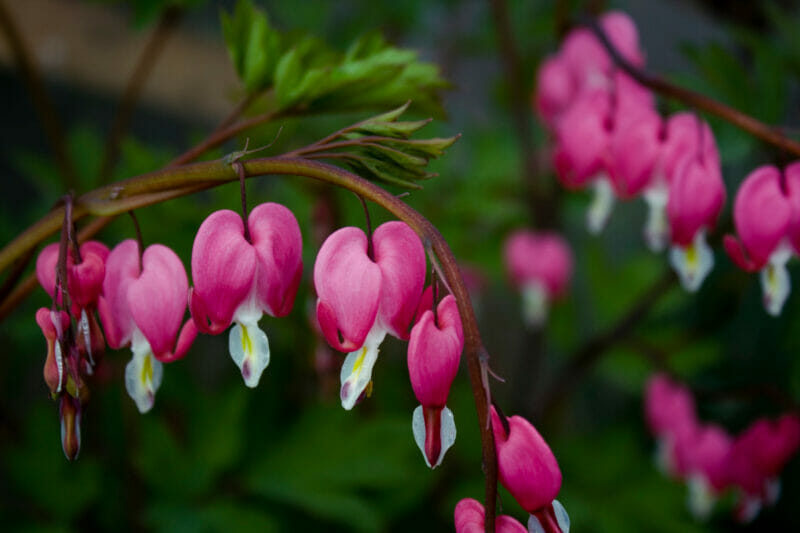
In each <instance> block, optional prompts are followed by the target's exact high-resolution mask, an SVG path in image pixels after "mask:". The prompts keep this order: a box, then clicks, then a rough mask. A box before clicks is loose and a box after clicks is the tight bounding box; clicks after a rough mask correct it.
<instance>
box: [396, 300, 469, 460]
mask: <svg viewBox="0 0 800 533" xmlns="http://www.w3.org/2000/svg"><path fill="white" fill-rule="evenodd" d="M463 349H464V333H463V331H462V329H461V316H460V315H459V313H458V307H457V306H456V300H455V298H453V296H452V295H447V296H445V297H444V298H443V299H442V301H441V302H439V305H438V306H437V313H436V315H434V313H433V311H430V310H428V311H425V312H424V313H422V315H421V316H420V318H419V320H418V321H417V323H416V324H414V327H413V328H411V337H410V338H409V341H408V374H409V377H410V379H411V387H412V388H413V389H414V395H415V396H416V397H417V400H418V401H419V403H420V404H421V405H420V406H419V407H417V408H416V409H415V410H414V415H413V417H412V424H411V425H412V429H413V432H414V439H415V440H416V442H417V445H418V446H419V448H420V450H421V451H422V454H423V456H424V457H425V462H426V463H427V465H428V466H429V467H431V468H435V467H437V466H438V465H439V464H441V462H442V458H444V454H445V452H446V451H447V449H448V448H449V447H450V446H452V445H453V442H454V441H455V436H456V426H455V421H454V419H453V413H452V411H450V409H448V408H447V406H446V404H447V396H448V395H449V394H450V385H452V383H453V379H454V378H455V377H456V373H457V372H458V363H459V361H460V360H461V352H462V350H463Z"/></svg>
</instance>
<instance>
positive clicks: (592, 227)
mask: <svg viewBox="0 0 800 533" xmlns="http://www.w3.org/2000/svg"><path fill="white" fill-rule="evenodd" d="M592 189H593V191H594V196H593V197H592V203H591V204H589V210H588V211H587V212H586V227H587V228H588V230H589V233H591V234H592V235H597V234H599V233H600V232H601V231H603V228H605V227H606V224H608V219H609V217H610V216H611V210H612V209H614V202H615V200H616V195H615V194H614V188H613V187H612V186H611V181H610V180H609V179H608V176H607V175H606V174H605V173H601V174H598V175H597V177H596V178H594V179H593V180H592Z"/></svg>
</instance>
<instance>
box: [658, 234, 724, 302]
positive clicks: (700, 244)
mask: <svg viewBox="0 0 800 533" xmlns="http://www.w3.org/2000/svg"><path fill="white" fill-rule="evenodd" d="M669 262H670V263H671V264H672V268H674V269H675V272H677V273H678V277H679V278H680V280H681V285H683V288H684V289H686V290H687V291H688V292H697V290H698V289H699V288H700V285H702V284H703V280H705V279H706V276H708V274H709V273H710V272H711V269H712V268H714V252H713V251H712V250H711V247H710V246H709V245H708V243H707V242H706V231H705V230H704V229H702V230H700V231H698V232H697V233H696V234H695V236H694V240H693V241H692V242H691V244H689V246H687V247H685V248H684V247H682V246H673V247H672V249H671V250H670V254H669Z"/></svg>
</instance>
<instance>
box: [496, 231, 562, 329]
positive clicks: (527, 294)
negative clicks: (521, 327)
mask: <svg viewBox="0 0 800 533" xmlns="http://www.w3.org/2000/svg"><path fill="white" fill-rule="evenodd" d="M503 255H504V260H505V266H506V270H507V271H508V276H509V278H510V279H511V282H512V283H513V284H514V285H515V286H517V287H519V288H520V290H521V291H522V316H523V318H524V319H525V323H526V324H527V325H528V326H540V325H542V324H543V323H544V321H545V320H546V319H547V313H548V309H549V307H550V305H551V303H552V302H553V301H555V300H556V299H557V298H559V297H560V296H562V295H563V294H564V292H565V291H566V290H567V286H568V285H569V281H570V278H571V277H572V264H573V260H572V252H571V251H570V248H569V245H568V244H567V242H566V241H565V240H564V239H563V238H562V237H561V236H560V235H558V234H556V233H535V232H533V231H530V230H517V231H515V232H513V233H511V235H509V236H508V237H507V238H506V242H505V245H504V247H503Z"/></svg>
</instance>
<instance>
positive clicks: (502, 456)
mask: <svg viewBox="0 0 800 533" xmlns="http://www.w3.org/2000/svg"><path fill="white" fill-rule="evenodd" d="M491 416H492V430H493V432H494V441H495V446H496V447H497V469H498V473H499V480H500V483H502V484H503V486H504V487H505V488H506V489H508V492H510V493H511V495H512V496H514V499H516V500H517V502H518V503H519V504H520V505H521V506H522V508H523V509H525V510H526V511H528V512H529V513H530V514H531V516H530V519H529V520H528V531H529V532H531V533H569V516H568V515H567V512H566V510H565V509H564V506H562V505H561V503H559V501H558V500H556V499H555V497H556V496H558V491H559V490H560V489H561V470H560V469H559V467H558V462H557V461H556V458H555V456H554V455H553V452H552V451H551V450H550V447H549V446H548V445H547V443H546V442H545V440H544V439H543V438H542V436H541V435H540V434H539V432H538V431H536V428H535V427H533V425H532V424H531V423H530V422H528V421H527V420H525V419H524V418H522V417H521V416H512V417H510V418H507V419H505V420H503V419H501V418H500V416H499V415H498V414H497V410H496V409H495V408H494V407H491Z"/></svg>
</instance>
